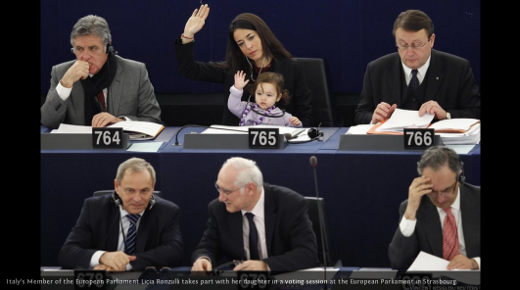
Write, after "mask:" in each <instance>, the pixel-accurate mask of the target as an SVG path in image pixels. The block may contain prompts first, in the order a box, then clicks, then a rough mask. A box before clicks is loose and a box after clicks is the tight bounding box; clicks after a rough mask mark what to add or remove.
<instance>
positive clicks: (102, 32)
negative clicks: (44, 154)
mask: <svg viewBox="0 0 520 290" xmlns="http://www.w3.org/2000/svg"><path fill="white" fill-rule="evenodd" d="M70 43H71V45H72V48H71V51H72V53H73V54H74V56H75V57H76V59H75V60H71V61H67V62H64V63H61V64H58V65H55V66H53V67H52V70H51V86H50V88H49V91H48V93H47V97H46V99H45V103H44V104H43V105H42V107H41V108H40V113H41V119H40V122H41V124H42V125H43V126H45V127H48V128H53V129H54V128H58V127H59V125H60V124H61V123H67V124H73V125H87V126H92V127H105V126H107V125H110V124H114V123H117V122H121V121H128V120H131V121H148V122H155V123H159V124H162V121H161V107H160V106H159V103H158V102H157V99H156V98H155V93H154V88H153V85H152V83H151V82H150V79H149V78H148V71H147V70H146V66H145V65H144V63H141V62H137V61H133V60H129V59H125V58H122V57H120V56H118V55H117V51H115V50H114V48H113V46H112V35H111V33H110V29H109V27H108V23H107V21H106V20H105V19H104V18H103V17H100V16H96V15H87V16H85V17H82V18H80V19H79V20H78V21H77V22H76V24H75V25H74V27H73V28H72V32H71V34H70Z"/></svg>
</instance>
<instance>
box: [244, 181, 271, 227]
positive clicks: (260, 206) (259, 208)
mask: <svg viewBox="0 0 520 290" xmlns="http://www.w3.org/2000/svg"><path fill="white" fill-rule="evenodd" d="M264 201H265V194H264V187H263V186H262V191H261V192H260V198H259V199H258V201H257V202H256V204H255V206H254V207H253V209H252V210H251V211H249V212H250V213H252V214H254V215H255V216H257V217H259V218H261V219H262V220H263V219H264V215H265V213H264V203H265V202H264ZM247 212H248V211H245V210H242V216H244V215H245V214H246V213H247Z"/></svg>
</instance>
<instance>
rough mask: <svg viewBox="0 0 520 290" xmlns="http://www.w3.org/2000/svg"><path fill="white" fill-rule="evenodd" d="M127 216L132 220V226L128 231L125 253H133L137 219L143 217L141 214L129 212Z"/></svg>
mask: <svg viewBox="0 0 520 290" xmlns="http://www.w3.org/2000/svg"><path fill="white" fill-rule="evenodd" d="M126 217H127V218H128V220H129V221H130V227H129V228H128V232H127V233H126V239H125V253H127V254H128V255H132V254H133V253H134V252H135V237H136V233H137V221H138V220H139V218H140V217H141V215H139V214H127V215H126Z"/></svg>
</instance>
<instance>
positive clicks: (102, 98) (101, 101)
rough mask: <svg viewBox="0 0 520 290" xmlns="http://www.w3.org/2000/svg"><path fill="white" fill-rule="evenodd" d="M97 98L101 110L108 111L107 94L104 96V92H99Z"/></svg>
mask: <svg viewBox="0 0 520 290" xmlns="http://www.w3.org/2000/svg"><path fill="white" fill-rule="evenodd" d="M97 98H98V101H99V104H100V105H101V110H102V111H106V109H107V104H106V103H105V94H103V90H101V92H99V94H98V95H97Z"/></svg>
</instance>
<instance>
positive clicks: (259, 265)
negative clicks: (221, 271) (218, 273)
mask: <svg viewBox="0 0 520 290" xmlns="http://www.w3.org/2000/svg"><path fill="white" fill-rule="evenodd" d="M233 271H267V264H266V263H265V262H264V261H259V260H247V261H244V262H242V263H241V264H239V265H237V266H235V268H233Z"/></svg>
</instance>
